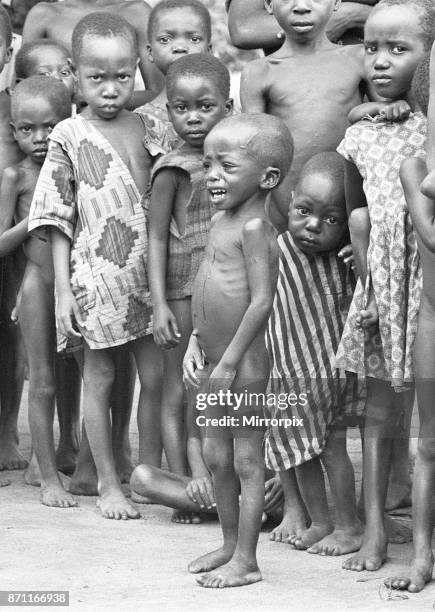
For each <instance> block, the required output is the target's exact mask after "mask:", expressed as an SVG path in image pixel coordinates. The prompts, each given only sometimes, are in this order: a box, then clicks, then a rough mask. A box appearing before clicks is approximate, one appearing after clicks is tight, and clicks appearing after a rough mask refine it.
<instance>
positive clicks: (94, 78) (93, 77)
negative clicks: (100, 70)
mask: <svg viewBox="0 0 435 612" xmlns="http://www.w3.org/2000/svg"><path fill="white" fill-rule="evenodd" d="M90 79H91V81H93V82H94V83H100V82H101V76H100V75H99V74H93V75H91V77H90Z"/></svg>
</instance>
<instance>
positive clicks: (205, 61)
mask: <svg viewBox="0 0 435 612" xmlns="http://www.w3.org/2000/svg"><path fill="white" fill-rule="evenodd" d="M167 91H168V111H169V115H170V117H171V120H172V122H173V124H174V127H175V130H176V132H177V134H178V136H179V137H180V138H181V139H182V140H183V144H182V145H181V146H180V147H179V148H178V149H176V150H174V151H172V152H171V153H168V154H167V155H165V156H164V157H162V158H160V159H159V161H158V162H157V164H156V165H155V166H154V168H153V172H152V178H151V182H152V193H151V209H150V213H149V277H150V289H151V297H152V302H153V312H154V338H155V341H156V343H157V344H158V346H160V347H162V348H164V349H167V350H165V353H164V375H165V385H164V389H163V397H162V437H163V446H164V449H165V454H166V457H167V460H168V464H169V469H170V470H171V472H174V473H175V474H181V475H186V474H187V469H188V466H187V457H186V445H185V442H184V438H185V434H184V410H183V383H182V362H183V355H184V353H185V351H186V347H187V343H188V341H189V336H190V333H191V331H192V318H191V310H190V304H191V297H192V287H193V281H194V279H195V276H196V273H197V272H198V268H199V265H200V263H201V260H202V257H203V254H204V250H205V246H206V243H207V238H208V232H209V229H210V220H211V217H212V214H213V210H212V205H211V203H210V202H209V199H208V197H207V192H206V189H205V182H204V170H203V145H204V140H205V137H206V136H207V134H208V133H209V131H210V130H211V129H212V128H213V127H214V126H215V125H216V123H218V122H219V121H220V120H221V119H223V118H224V117H226V116H227V115H229V114H230V113H231V111H232V101H231V100H229V99H228V96H229V73H228V70H227V69H226V68H225V66H224V65H223V64H222V63H221V62H220V61H219V60H218V59H216V58H214V57H213V56H212V55H205V54H196V53H195V54H193V55H188V56H186V57H183V58H181V59H179V60H177V61H176V62H174V63H173V64H172V65H171V66H170V68H169V70H168V75H167ZM190 468H191V470H192V471H194V470H195V466H193V465H191V466H190Z"/></svg>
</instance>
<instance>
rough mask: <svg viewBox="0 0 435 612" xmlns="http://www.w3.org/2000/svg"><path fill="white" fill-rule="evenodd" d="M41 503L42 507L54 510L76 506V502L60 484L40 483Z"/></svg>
mask: <svg viewBox="0 0 435 612" xmlns="http://www.w3.org/2000/svg"><path fill="white" fill-rule="evenodd" d="M40 498H41V503H42V504H44V506H52V507H55V508H74V507H75V506H78V503H77V500H75V499H74V497H73V496H72V495H70V494H69V493H67V492H66V491H65V489H64V488H63V487H62V486H61V484H60V483H57V482H52V483H49V484H48V483H41V492H40Z"/></svg>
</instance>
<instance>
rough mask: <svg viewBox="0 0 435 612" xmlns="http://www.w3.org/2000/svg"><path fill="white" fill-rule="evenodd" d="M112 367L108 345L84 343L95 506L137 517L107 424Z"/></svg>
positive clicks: (85, 400)
mask: <svg viewBox="0 0 435 612" xmlns="http://www.w3.org/2000/svg"><path fill="white" fill-rule="evenodd" d="M114 379H115V368H114V362H113V356H112V354H111V351H110V350H108V349H101V350H91V349H90V348H89V347H88V346H86V345H85V349H84V374H83V383H84V384H83V407H84V416H85V425H86V431H87V434H88V438H89V444H90V447H91V450H92V455H93V458H94V461H95V465H96V468H97V473H98V493H99V496H100V500H99V507H100V510H101V514H102V515H103V516H104V517H105V518H111V519H128V518H139V513H138V512H137V511H136V510H135V509H134V508H133V506H132V505H131V504H130V503H129V502H128V501H127V500H126V498H125V496H124V493H123V492H122V489H121V483H120V482H119V478H118V475H117V473H116V468H115V461H114V457H113V449H112V432H111V427H110V415H109V412H110V397H111V391H112V385H113V381H114Z"/></svg>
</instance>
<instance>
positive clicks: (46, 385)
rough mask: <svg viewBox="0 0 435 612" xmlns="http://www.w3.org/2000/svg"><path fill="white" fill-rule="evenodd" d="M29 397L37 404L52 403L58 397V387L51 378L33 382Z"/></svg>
mask: <svg viewBox="0 0 435 612" xmlns="http://www.w3.org/2000/svg"><path fill="white" fill-rule="evenodd" d="M29 395H30V396H31V397H32V398H33V400H34V401H37V402H51V401H54V398H55V396H56V385H55V383H54V380H53V379H51V378H47V379H45V380H44V379H42V380H41V379H40V380H37V381H33V380H31V384H30V388H29Z"/></svg>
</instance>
